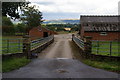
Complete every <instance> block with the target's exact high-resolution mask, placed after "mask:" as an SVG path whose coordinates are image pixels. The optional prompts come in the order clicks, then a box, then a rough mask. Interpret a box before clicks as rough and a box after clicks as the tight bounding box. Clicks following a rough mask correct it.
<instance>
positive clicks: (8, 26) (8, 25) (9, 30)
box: [2, 17, 15, 34]
mask: <svg viewBox="0 0 120 80" xmlns="http://www.w3.org/2000/svg"><path fill="white" fill-rule="evenodd" d="M2 32H3V34H14V33H15V29H14V25H13V23H12V22H11V20H10V18H7V17H2Z"/></svg>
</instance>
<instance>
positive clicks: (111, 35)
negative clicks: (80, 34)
mask: <svg viewBox="0 0 120 80" xmlns="http://www.w3.org/2000/svg"><path fill="white" fill-rule="evenodd" d="M119 34H120V32H107V35H100V32H85V33H84V36H91V37H92V40H108V41H113V40H118V39H119V37H118V35H119Z"/></svg>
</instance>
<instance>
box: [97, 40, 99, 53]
mask: <svg viewBox="0 0 120 80" xmlns="http://www.w3.org/2000/svg"><path fill="white" fill-rule="evenodd" d="M97 54H99V41H97Z"/></svg>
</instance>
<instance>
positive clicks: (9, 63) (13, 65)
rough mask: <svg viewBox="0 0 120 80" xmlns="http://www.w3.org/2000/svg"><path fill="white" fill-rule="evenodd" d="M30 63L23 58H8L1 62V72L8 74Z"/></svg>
mask: <svg viewBox="0 0 120 80" xmlns="http://www.w3.org/2000/svg"><path fill="white" fill-rule="evenodd" d="M29 62H30V60H29V59H26V58H25V57H22V58H9V59H6V60H3V61H2V72H9V71H12V70H14V69H18V68H20V67H22V66H25V65H26V64H28V63H29Z"/></svg>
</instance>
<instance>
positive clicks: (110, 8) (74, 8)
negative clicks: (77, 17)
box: [29, 0, 119, 15]
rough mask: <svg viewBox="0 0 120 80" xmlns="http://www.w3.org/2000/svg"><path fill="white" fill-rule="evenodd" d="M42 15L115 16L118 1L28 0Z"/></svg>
mask: <svg viewBox="0 0 120 80" xmlns="http://www.w3.org/2000/svg"><path fill="white" fill-rule="evenodd" d="M29 1H30V2H32V4H34V5H37V6H39V10H40V11H42V12H43V13H71V14H72V13H77V14H83V15H85V14H87V15H91V14H92V15H110V14H111V15H117V14H118V2H119V0H89V1H88V0H29Z"/></svg>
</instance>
